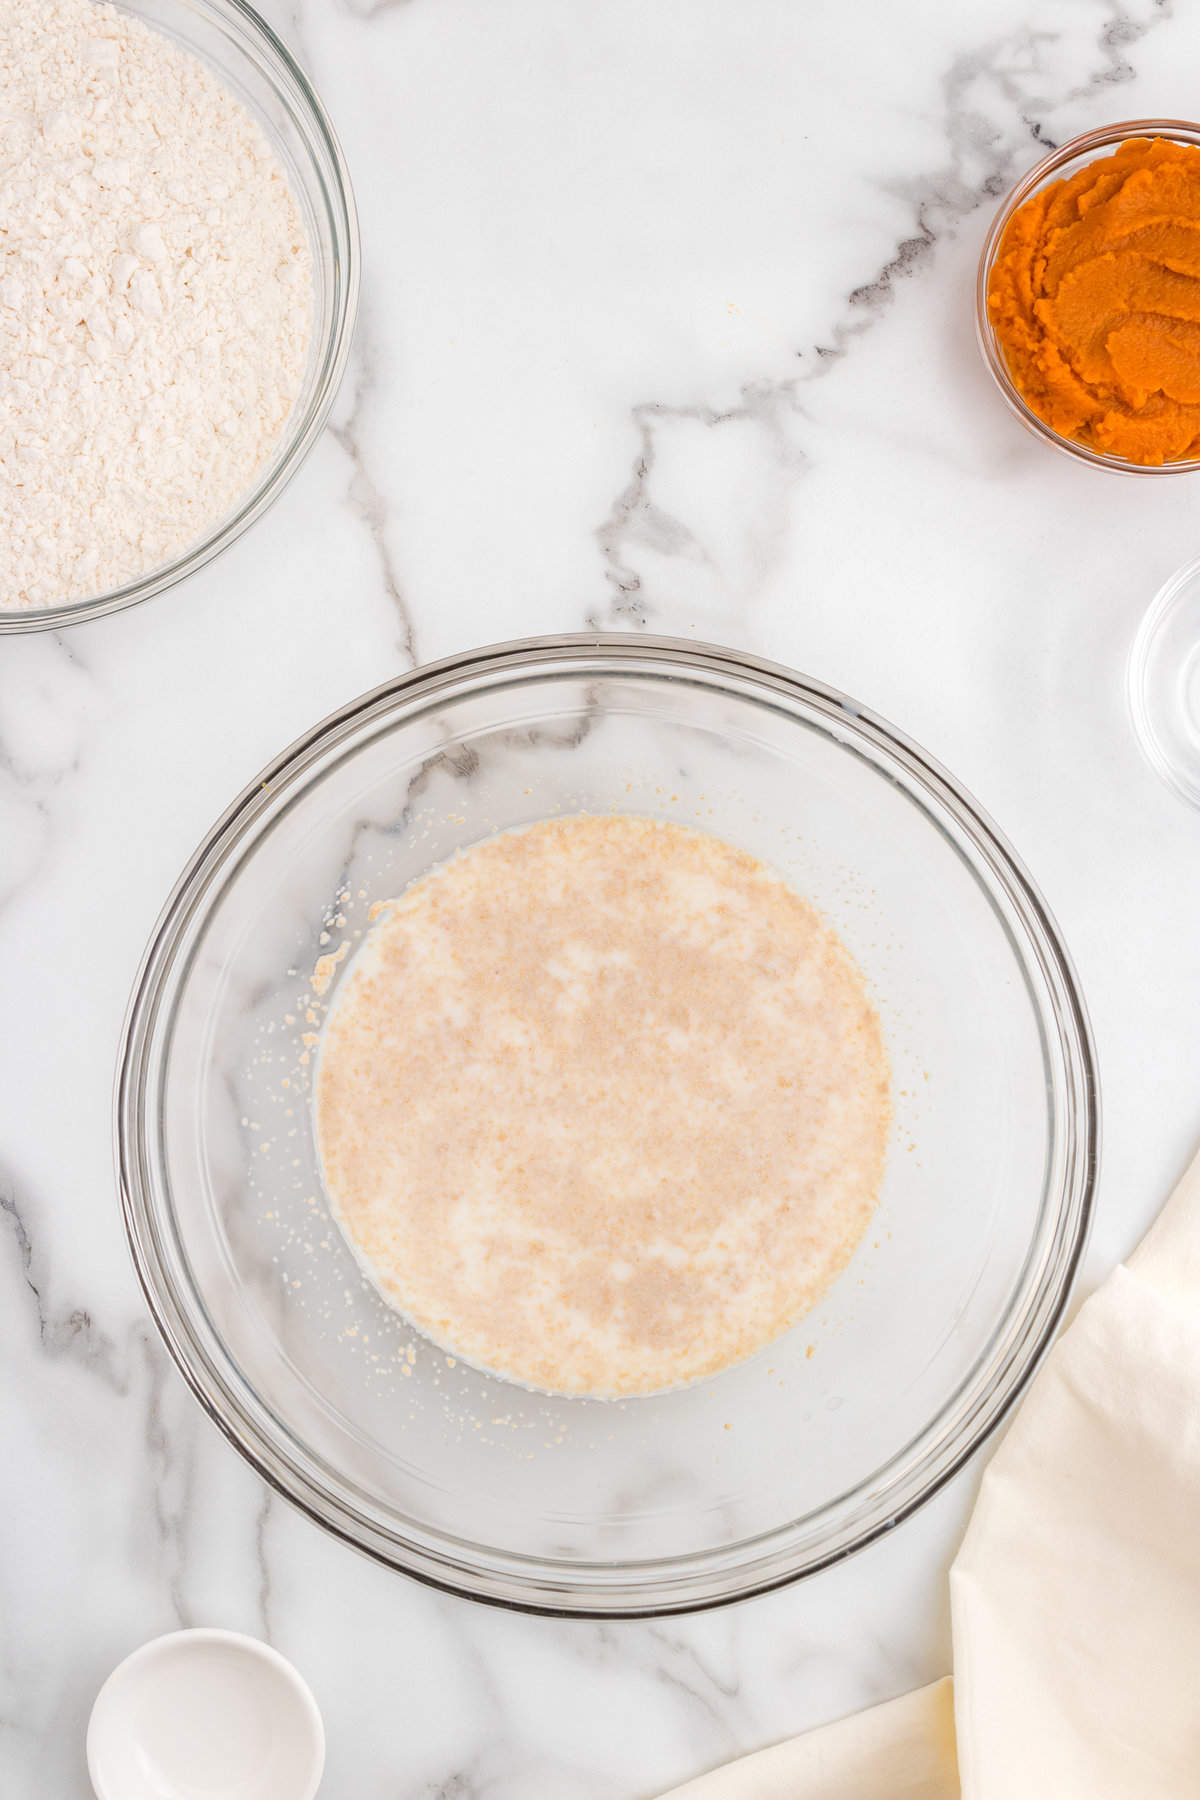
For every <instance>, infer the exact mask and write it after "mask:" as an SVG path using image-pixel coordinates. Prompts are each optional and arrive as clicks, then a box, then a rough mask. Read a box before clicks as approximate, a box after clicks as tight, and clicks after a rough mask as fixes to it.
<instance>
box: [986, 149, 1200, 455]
mask: <svg viewBox="0 0 1200 1800" xmlns="http://www.w3.org/2000/svg"><path fill="white" fill-rule="evenodd" d="M976 325H977V328H978V333H979V343H980V347H981V349H982V351H983V355H984V360H985V361H986V363H987V365H988V368H989V369H990V370H991V372H992V374H993V375H994V376H995V379H996V384H997V386H998V387H999V389H1000V392H1001V394H1002V395H1003V396H1004V398H1005V400H1006V401H1007V403H1008V405H1009V407H1010V409H1011V410H1012V411H1013V412H1014V413H1015V414H1016V416H1017V418H1018V419H1020V420H1021V423H1022V424H1023V425H1025V426H1027V427H1028V429H1029V430H1030V431H1032V432H1033V433H1034V434H1035V435H1036V436H1037V437H1040V438H1042V439H1043V440H1044V441H1045V442H1046V443H1048V444H1051V445H1053V446H1054V448H1055V449H1056V450H1062V451H1064V452H1065V453H1066V454H1067V455H1069V456H1074V457H1077V458H1079V459H1080V460H1081V461H1083V462H1089V463H1092V464H1094V465H1095V466H1096V467H1098V468H1103V469H1116V470H1119V471H1121V472H1122V473H1125V474H1130V475H1167V474H1172V475H1173V474H1180V473H1182V472H1183V471H1184V470H1189V469H1200V125H1192V124H1188V123H1186V122H1184V121H1181V120H1179V119H1129V120H1126V121H1125V122H1124V123H1122V124H1117V125H1107V126H1104V127H1103V128H1102V129H1100V130H1098V131H1089V132H1085V133H1084V134H1083V136H1081V137H1077V138H1072V139H1071V141H1070V142H1069V143H1067V144H1064V145H1062V147H1061V148H1060V149H1057V150H1054V151H1052V152H1051V153H1050V155H1049V156H1046V157H1044V158H1043V159H1042V161H1041V162H1039V163H1038V164H1037V165H1036V167H1035V168H1032V169H1030V171H1029V173H1028V174H1027V175H1025V176H1024V177H1023V178H1022V179H1021V180H1020V181H1019V182H1018V183H1017V185H1016V186H1015V187H1014V188H1013V190H1012V192H1011V193H1010V194H1009V195H1008V198H1007V199H1006V200H1005V202H1004V204H1003V206H1002V207H1001V208H1000V211H999V213H998V215H997V217H996V220H995V223H994V224H993V226H992V229H991V231H990V232H989V233H988V237H987V242H986V243H985V244H984V247H983V254H982V256H981V257H980V262H979V279H978V282H977V285H976Z"/></svg>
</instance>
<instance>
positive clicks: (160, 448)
mask: <svg viewBox="0 0 1200 1800" xmlns="http://www.w3.org/2000/svg"><path fill="white" fill-rule="evenodd" d="M311 312H312V282H311V264H310V257H309V249H308V244H307V241H306V239H305V234H304V229H303V226H302V224H301V222H300V216H299V213H298V211H297V208H296V205H295V202H294V200H293V198H292V195H291V193H290V191H289V188H288V185H287V181H286V179H285V177H284V174H283V171H282V169H281V168H280V166H279V164H278V162H277V161H276V159H275V157H274V155H273V153H272V151H271V150H270V148H269V146H268V144H267V142H266V139H265V137H264V135H263V133H262V130H261V129H260V127H259V126H258V125H257V124H256V123H255V121H254V120H253V119H252V118H251V117H250V115H249V114H248V113H247V112H246V110H245V108H244V107H243V106H242V105H241V104H240V103H239V102H238V101H236V100H235V99H234V98H233V97H232V95H230V94H228V93H227V92H226V91H225V89H224V88H223V87H222V86H221V85H220V83H219V82H218V81H217V79H216V78H215V76H213V75H212V74H210V73H209V72H208V70H207V69H205V68H203V67H202V66H201V64H200V63H198V62H197V61H195V59H194V58H192V57H190V56H188V55H186V54H185V53H184V52H183V51H182V50H179V49H177V48H176V47H175V45H174V44H172V43H171V42H170V41H169V40H168V39H166V38H165V37H162V36H160V35H159V34H158V33H157V32H154V31H152V30H150V29H149V28H148V27H147V26H144V25H142V24H141V23H140V22H139V21H137V20H135V19H132V18H130V17H129V16H128V15H126V14H124V13H119V12H117V11H116V10H115V9H114V8H113V7H111V6H108V5H101V4H97V3H96V0H0V606H4V607H7V608H18V607H31V606H44V605H49V604H52V603H54V602H56V601H60V600H65V599H81V598H84V597H86V596H87V595H90V594H94V593H102V592H105V591H106V590H108V589H110V588H113V587H116V586H119V585H120V584H121V583H122V582H124V581H127V580H130V579H132V578H133V577H135V576H138V575H140V574H143V573H145V572H146V571H148V570H150V569H153V568H155V567H157V566H159V565H160V564H162V563H164V562H167V561H169V560H171V559H172V558H174V557H176V556H178V555H179V554H180V553H181V552H183V551H184V550H186V549H187V548H188V547H189V546H190V545H192V544H194V543H195V542H196V541H197V540H198V539H200V538H201V537H203V536H204V535H205V533H206V531H207V530H208V528H209V527H210V526H212V525H213V524H214V523H215V522H216V521H217V520H218V519H220V518H221V517H222V516H223V515H224V514H225V513H226V512H228V511H229V509H230V507H231V506H232V505H233V504H234V502H235V501H236V500H237V499H238V498H239V496H240V495H242V494H243V493H244V492H245V491H246V490H247V488H249V486H250V485H251V483H252V482H253V480H254V477H255V476H256V474H257V473H258V471H259V470H260V469H261V468H262V467H263V465H264V464H265V463H266V462H267V460H268V459H269V457H270V455H271V452H272V450H273V449H274V448H275V446H276V444H277V443H278V441H279V437H280V434H281V432H282V429H283V426H284V423H285V421H286V419H287V416H288V413H289V411H290V409H291V406H292V402H293V401H294V399H295V397H296V394H297V392H298V391H299V387H300V382H301V378H302V375H303V371H304V364H305V355H306V351H307V346H308V336H309V330H310V324H311Z"/></svg>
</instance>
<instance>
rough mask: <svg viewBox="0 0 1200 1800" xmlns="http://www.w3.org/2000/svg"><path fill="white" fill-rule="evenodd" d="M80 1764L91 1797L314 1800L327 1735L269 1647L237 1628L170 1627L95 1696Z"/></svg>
mask: <svg viewBox="0 0 1200 1800" xmlns="http://www.w3.org/2000/svg"><path fill="white" fill-rule="evenodd" d="M87 1760H88V1773H89V1774H90V1775H91V1778H92V1786H93V1788H94V1789H95V1790H96V1794H97V1796H98V1800H313V1796H314V1795H315V1794H316V1791H317V1787H318V1784H319V1782H320V1780H321V1771H322V1769H323V1768H324V1766H325V1732H324V1728H323V1727H322V1724H321V1715H320V1713H319V1711H318V1710H317V1703H316V1701H315V1700H314V1699H313V1697H312V1693H311V1691H310V1689H309V1687H308V1684H307V1683H306V1682H305V1681H304V1680H303V1679H302V1677H301V1676H300V1674H299V1673H298V1671H297V1670H296V1669H294V1668H293V1667H292V1665H291V1663H290V1662H288V1660H287V1658H286V1657H283V1656H280V1654H279V1652H278V1651H277V1650H272V1649H271V1647H270V1646H269V1645H268V1644H263V1643H260V1642H259V1640H258V1639H257V1638H252V1637H243V1636H242V1634H241V1633H240V1632H237V1631H207V1630H201V1631H174V1632H171V1633H170V1634H169V1635H168V1636H167V1637H160V1638H153V1639H151V1641H150V1642H149V1643H148V1644H143V1645H142V1647H141V1649H140V1650H135V1651H134V1652H133V1655H132V1656H128V1657H126V1659H125V1661H124V1662H123V1663H118V1665H117V1667H116V1668H115V1669H114V1670H113V1672H112V1674H111V1675H110V1676H109V1678H108V1680H107V1681H106V1682H105V1684H104V1686H103V1687H102V1688H101V1689H100V1692H99V1694H97V1696H96V1703H95V1705H94V1706H93V1708H92V1716H91V1719H90V1720H89V1722H88V1735H87Z"/></svg>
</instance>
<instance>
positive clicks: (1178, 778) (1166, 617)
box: [1125, 556, 1200, 807]
mask: <svg viewBox="0 0 1200 1800" xmlns="http://www.w3.org/2000/svg"><path fill="white" fill-rule="evenodd" d="M1198 583H1200V556H1194V557H1192V559H1191V561H1190V562H1185V563H1183V564H1181V565H1180V567H1179V568H1178V569H1176V570H1175V571H1174V573H1173V574H1171V575H1168V577H1167V579H1166V580H1165V581H1164V582H1163V584H1162V586H1161V587H1160V588H1159V590H1158V592H1157V593H1156V594H1155V596H1154V598H1153V600H1151V602H1150V604H1149V606H1148V607H1147V608H1146V610H1145V612H1144V613H1143V614H1142V617H1141V619H1140V620H1139V621H1138V628H1137V631H1136V632H1135V633H1134V637H1133V642H1132V643H1131V644H1130V647H1129V658H1128V661H1127V663H1126V669H1125V698H1126V702H1127V704H1128V707H1129V713H1130V718H1131V719H1132V722H1133V729H1134V735H1135V736H1136V738H1137V741H1138V746H1139V748H1140V749H1141V752H1142V754H1143V756H1144V757H1145V758H1146V761H1147V762H1148V763H1149V764H1150V767H1151V768H1152V769H1153V770H1154V773H1155V774H1156V775H1157V776H1158V777H1159V779H1160V780H1161V781H1163V782H1164V783H1165V784H1166V786H1167V787H1169V788H1170V790H1171V792H1172V793H1173V794H1176V795H1177V796H1178V797H1179V799H1181V800H1186V801H1187V803H1188V805H1189V806H1193V807H1195V806H1200V783H1197V781H1196V780H1195V778H1194V777H1190V776H1189V775H1188V774H1187V773H1185V772H1184V771H1182V770H1180V769H1179V768H1178V767H1177V766H1176V764H1175V762H1174V760H1173V759H1172V757H1171V756H1170V755H1169V754H1168V752H1167V751H1166V750H1165V749H1164V747H1163V744H1162V741H1161V739H1160V738H1159V735H1158V732H1157V731H1156V729H1155V726H1154V714H1153V708H1152V707H1151V705H1150V702H1149V700H1148V699H1147V692H1146V690H1147V684H1148V682H1149V679H1150V659H1151V656H1152V654H1153V652H1154V649H1155V645H1156V642H1157V640H1158V637H1159V634H1160V633H1161V631H1162V630H1163V627H1164V626H1165V625H1167V624H1168V623H1169V621H1170V619H1171V616H1172V614H1173V613H1174V611H1175V608H1176V607H1177V606H1178V605H1179V603H1180V601H1181V600H1182V599H1183V598H1184V596H1185V595H1186V594H1187V592H1188V590H1189V589H1191V588H1194V587H1196V586H1197V584H1198Z"/></svg>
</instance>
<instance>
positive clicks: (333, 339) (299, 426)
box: [0, 0, 361, 636]
mask: <svg viewBox="0 0 1200 1800" xmlns="http://www.w3.org/2000/svg"><path fill="white" fill-rule="evenodd" d="M121 3H122V0H118V4H121ZM200 5H201V7H202V8H206V9H209V10H210V11H212V12H213V13H215V14H218V15H220V14H222V13H223V14H225V15H226V16H227V17H228V18H229V20H230V21H231V22H232V23H233V24H234V25H236V26H237V27H238V29H239V30H241V31H242V32H244V33H246V34H248V35H249V37H250V38H251V39H253V40H255V42H256V45H257V48H258V49H259V50H260V52H261V53H262V56H263V60H264V64H265V66H266V69H267V71H268V72H269V76H270V80H271V82H272V85H273V86H274V87H275V89H276V92H277V93H280V94H287V95H291V94H294V95H295V98H296V100H297V103H298V109H299V110H300V112H301V113H303V114H304V115H306V124H307V126H308V128H309V130H310V132H311V134H312V138H313V139H314V140H315V142H316V143H317V145H318V146H319V147H320V149H321V151H322V153H323V161H324V162H325V164H326V166H325V167H324V168H322V169H320V171H319V182H320V187H321V190H322V194H323V197H324V201H325V205H326V207H327V209H328V211H329V213H330V215H331V217H332V219H333V223H334V226H335V236H336V238H337V239H338V240H339V241H340V244H341V248H340V251H339V252H338V253H337V254H335V258H334V275H335V298H334V305H333V309H332V318H331V320H330V327H329V331H328V333H327V334H326V336H325V340H324V343H323V344H322V346H321V356H320V364H319V368H318V373H317V379H316V382H315V385H314V387H313V392H312V395H311V396H310V398H309V402H308V405H307V406H306V408H305V410H304V412H303V413H302V414H300V415H299V416H298V417H296V418H294V419H292V418H289V420H288V422H287V424H286V426H285V428H284V435H283V437H282V438H281V439H280V446H279V448H280V450H281V452H282V453H281V454H279V453H278V452H277V454H276V455H275V456H273V457H272V460H271V462H270V463H269V464H268V466H267V470H266V473H265V474H264V475H260V476H259V477H258V478H257V480H256V481H255V483H254V485H253V486H252V487H250V488H249V489H247V491H246V492H245V493H244V494H243V496H242V497H241V499H240V500H239V501H238V502H237V503H236V505H235V510H234V511H232V512H230V513H227V514H226V515H225V516H224V517H223V518H222V519H221V520H220V522H219V523H218V524H217V525H216V527H215V528H214V529H212V530H211V531H209V532H208V533H207V535H206V536H205V537H203V538H201V539H200V541H199V542H198V543H196V544H193V545H192V547H191V548H190V549H189V550H186V551H185V552H184V553H183V555H182V556H179V557H176V558H175V560H174V561H173V562H169V563H164V564H162V565H161V567H159V568H157V569H151V570H149V571H148V572H147V573H146V574H144V575H138V576H135V577H134V578H133V579H132V580H130V581H127V582H124V583H122V585H121V586H120V587H117V588H112V589H110V590H109V591H108V592H106V593H103V594H91V595H89V596H88V597H87V598H85V599H83V600H67V601H56V602H55V603H54V604H53V605H51V606H29V607H21V608H17V607H11V608H8V607H0V636H2V635H4V634H5V633H9V632H12V633H16V632H33V631H57V630H60V629H62V628H64V627H66V626H69V625H80V624H83V623H84V622H85V621H86V620H88V619H98V618H103V617H104V616H105V615H106V614H108V613H115V612H121V611H123V610H124V609H125V608H126V607H127V606H136V605H137V604H138V603H139V602H140V601H142V600H150V599H152V598H153V597H154V595H156V594H161V593H162V592H164V590H165V589H167V588H169V587H174V586H175V585H176V584H177V583H178V582H181V581H184V580H186V578H187V577H188V576H189V575H194V574H195V573H196V572H197V570H199V569H202V568H204V566H205V565H206V564H207V563H210V562H211V561H212V560H213V559H214V557H217V556H219V555H220V554H221V552H222V551H223V550H226V549H228V548H229V546H230V545H231V544H233V543H234V542H236V540H237V539H238V538H239V537H241V535H242V533H243V532H244V531H246V530H248V528H249V527H250V526H251V525H253V524H254V523H255V521H256V520H257V519H259V518H260V517H261V516H262V514H263V513H265V512H266V511H267V509H268V508H269V507H271V506H273V505H274V503H275V501H276V500H277V499H278V498H279V496H280V494H281V493H282V492H283V490H284V488H285V487H286V486H287V485H288V483H289V482H290V481H291V479H292V477H293V476H294V475H295V474H296V471H297V470H298V469H299V467H300V465H301V463H303V462H304V460H305V458H306V457H307V455H308V453H309V451H310V450H311V449H312V447H313V445H314V444H315V443H316V440H317V438H318V437H319V436H320V434H321V431H322V430H323V428H324V425H325V421H326V419H327V418H328V417H329V411H330V408H331V407H332V405H333V402H334V399H335V398H336V395H337V391H338V387H339V385H340V383H341V380H342V376H343V375H344V373H345V370H346V363H347V361H348V359H349V356H350V348H351V344H352V341H353V337H354V325H355V320H356V318H357V316H358V302H359V285H360V280H361V268H360V264H361V241H360V236H359V225H358V210H357V207H356V204H355V200H354V189H353V185H352V183H351V179H350V169H349V166H348V164H347V162H346V158H345V154H344V152H343V150H342V147H341V144H340V142H339V140H338V136H337V133H336V131H335V130H334V128H333V122H332V120H331V119H330V117H329V114H328V112H327V111H326V109H325V105H324V103H323V101H322V100H321V98H320V96H319V94H318V93H317V92H316V90H315V88H314V87H313V84H312V82H311V81H310V80H309V78H308V76H307V75H306V74H305V72H304V70H303V69H302V68H301V66H300V64H299V63H298V62H297V61H296V59H295V57H294V56H293V55H292V53H291V51H290V50H289V49H288V47H287V45H286V44H285V43H284V42H283V40H282V38H280V37H279V35H278V33H277V32H275V31H274V30H273V29H272V27H271V26H270V25H268V24H267V22H266V20H265V19H264V18H262V17H261V16H260V14H259V13H257V12H256V11H255V10H254V8H253V7H252V6H250V5H249V4H248V0H200ZM135 16H137V17H140V16H141V15H140V14H136V15H135ZM164 35H169V34H166V33H164ZM175 41H177V40H175V39H172V42H175ZM183 47H184V48H185V49H187V50H188V54H189V55H195V54H196V52H194V51H192V50H190V49H189V47H188V46H187V45H184V46H183ZM198 60H200V61H204V58H202V57H200V58H198ZM205 67H206V68H210V69H213V68H214V65H212V64H210V63H207V62H205ZM214 72H215V73H216V75H217V77H218V79H220V77H221V71H220V69H214ZM248 110H250V111H251V113H252V114H253V111H254V109H253V108H252V107H250V108H248ZM289 110H292V108H291V106H290V102H289ZM254 116H256V117H257V115H254ZM259 122H260V123H261V121H259ZM265 130H266V127H265V126H264V131H265ZM268 135H269V134H268ZM272 148H274V145H273V144H272Z"/></svg>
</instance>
